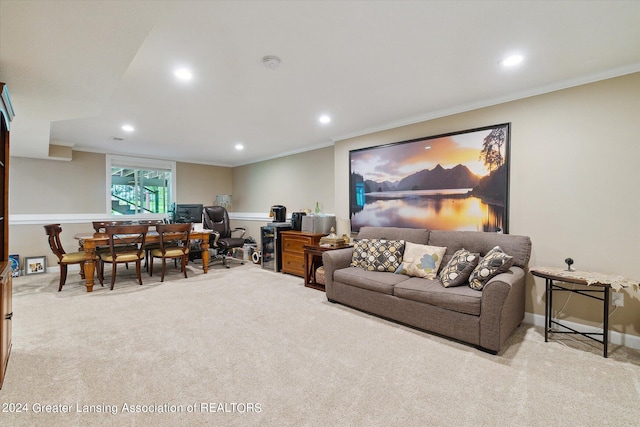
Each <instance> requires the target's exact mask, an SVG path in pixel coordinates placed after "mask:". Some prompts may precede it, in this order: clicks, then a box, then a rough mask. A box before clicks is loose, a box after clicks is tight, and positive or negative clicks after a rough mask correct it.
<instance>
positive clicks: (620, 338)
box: [524, 313, 640, 350]
mask: <svg viewBox="0 0 640 427" xmlns="http://www.w3.org/2000/svg"><path fill="white" fill-rule="evenodd" d="M524 323H529V324H532V325H535V326H539V327H541V328H544V315H541V314H533V313H525V314H524ZM562 323H564V324H566V325H567V326H569V327H570V328H573V329H575V330H578V331H586V332H600V331H602V328H597V327H595V326H586V325H583V324H581V323H576V322H569V321H566V320H563V321H562ZM609 342H610V343H611V344H616V345H622V346H625V347H628V348H632V349H635V350H640V337H639V336H636V335H631V334H623V333H621V332H616V331H610V332H609Z"/></svg>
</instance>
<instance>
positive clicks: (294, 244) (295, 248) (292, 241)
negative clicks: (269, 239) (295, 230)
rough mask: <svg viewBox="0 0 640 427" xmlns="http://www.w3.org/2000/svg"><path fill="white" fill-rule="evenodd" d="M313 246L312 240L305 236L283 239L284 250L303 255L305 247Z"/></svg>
mask: <svg viewBox="0 0 640 427" xmlns="http://www.w3.org/2000/svg"><path fill="white" fill-rule="evenodd" d="M309 244H311V239H310V238H308V237H304V236H286V237H285V238H284V239H282V250H283V251H287V252H296V253H300V254H302V253H303V252H304V249H303V246H304V245H309Z"/></svg>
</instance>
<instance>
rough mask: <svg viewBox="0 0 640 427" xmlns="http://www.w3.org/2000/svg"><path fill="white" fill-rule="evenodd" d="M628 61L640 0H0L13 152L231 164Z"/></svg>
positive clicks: (626, 68) (0, 60)
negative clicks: (179, 71) (517, 58)
mask: <svg viewBox="0 0 640 427" xmlns="http://www.w3.org/2000/svg"><path fill="white" fill-rule="evenodd" d="M515 52H519V53H522V54H523V55H525V61H524V62H523V63H522V64H521V65H520V66H518V67H516V68H514V69H504V68H503V67H501V66H500V64H499V61H500V60H501V59H502V58H503V57H505V56H506V55H508V54H510V53H515ZM265 55H277V56H278V57H280V58H281V60H282V63H281V65H280V67H279V68H278V69H276V70H270V69H268V68H265V67H264V66H263V65H262V58H263V57H264V56H265ZM183 65H184V66H189V67H191V68H192V70H193V74H194V78H193V80H192V81H190V82H188V83H185V82H179V81H177V80H176V79H175V77H174V76H173V71H174V69H175V68H176V67H177V66H183ZM637 71H640V1H610V0H609V1H566V2H565V1H554V2H550V1H376V2H366V1H298V2H293V1H256V2H252V1H233V2H225V1H144V2H143V1H138V2H134V1H128V2H127V1H82V2H81V1H56V0H51V1H47V0H43V1H11V0H0V81H3V82H5V83H7V85H8V88H9V93H10V96H11V99H12V103H13V106H14V109H15V112H16V117H15V119H14V122H13V123H12V128H11V131H12V132H11V143H12V148H11V149H12V155H14V156H24V157H40V158H46V157H47V156H48V152H49V144H50V143H51V144H57V145H67V146H73V147H74V150H84V151H95V152H101V153H113V154H129V155H135V156H145V157H154V158H160V159H173V160H179V161H187V162H197V163H207V164H215V165H225V166H236V165H242V164H248V163H253V162H256V161H260V160H264V159H269V158H274V157H278V156H281V155H286V154H292V153H297V152H302V151H307V150H311V149H314V148H319V147H323V146H329V145H332V144H333V143H334V141H337V140H340V139H344V138H345V137H350V136H356V135H360V134H364V133H368V132H371V131H375V130H380V129H385V128H389V127H393V126H398V125H401V124H406V123H412V122H416V121H420V120H425V119H428V118H433V117H439V116H443V115H446V114H451V113H455V112H460V111H466V110H470V109H473V108H478V107H482V106H486V105H492V104H496V103H499V102H504V101H508V100H512V99H518V98H522V97H525V96H530V95H535V94H539V93H544V92H548V91H551V90H556V89H560V88H564V87H569V86H573V85H577V84H582V83H587V82H591V81H596V80H600V79H603V78H608V77H613V76H618V75H623V74H627V73H631V72H637ZM321 114H329V115H331V117H332V119H333V120H332V122H331V123H329V124H327V125H322V124H320V123H318V120H317V119H318V117H319V116H320V115H321ZM125 123H129V124H131V125H133V126H134V127H135V129H136V130H135V131H134V132H132V133H126V132H124V131H122V130H121V126H122V125H123V124H125ZM454 130H456V129H452V131H454ZM113 137H122V138H124V141H114V140H113ZM238 142H241V143H243V144H244V146H245V149H244V150H243V151H241V152H238V151H236V150H234V145H235V144H236V143H238Z"/></svg>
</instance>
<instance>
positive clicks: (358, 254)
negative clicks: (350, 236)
mask: <svg viewBox="0 0 640 427" xmlns="http://www.w3.org/2000/svg"><path fill="white" fill-rule="evenodd" d="M368 250H369V239H360V240H354V242H353V255H352V256H351V267H360V268H367V251H368Z"/></svg>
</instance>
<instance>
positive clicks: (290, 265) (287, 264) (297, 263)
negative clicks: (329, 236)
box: [281, 231, 324, 277]
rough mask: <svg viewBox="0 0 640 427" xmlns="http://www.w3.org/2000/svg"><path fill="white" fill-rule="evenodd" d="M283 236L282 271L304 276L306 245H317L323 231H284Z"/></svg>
mask: <svg viewBox="0 0 640 427" xmlns="http://www.w3.org/2000/svg"><path fill="white" fill-rule="evenodd" d="M281 236H282V272H283V273H289V274H293V275H295V276H300V277H304V246H305V245H317V244H319V243H320V238H321V237H323V236H324V234H321V233H308V232H306V231H283V232H282V233H281Z"/></svg>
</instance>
